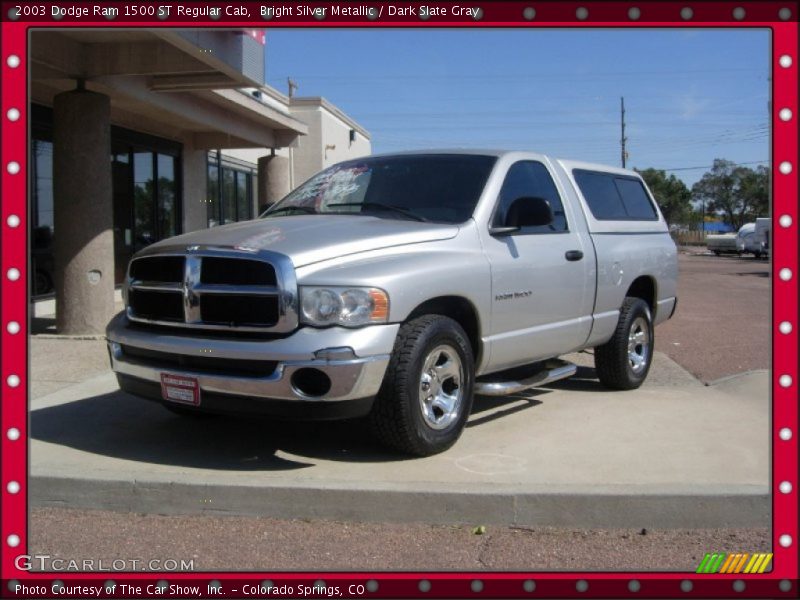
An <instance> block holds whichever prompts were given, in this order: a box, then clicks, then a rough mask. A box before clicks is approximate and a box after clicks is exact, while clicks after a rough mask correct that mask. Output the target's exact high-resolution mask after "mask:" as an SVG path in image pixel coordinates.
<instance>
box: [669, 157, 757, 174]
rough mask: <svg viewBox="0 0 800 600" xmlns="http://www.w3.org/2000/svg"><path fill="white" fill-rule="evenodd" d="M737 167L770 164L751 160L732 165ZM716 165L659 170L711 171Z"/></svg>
mask: <svg viewBox="0 0 800 600" xmlns="http://www.w3.org/2000/svg"><path fill="white" fill-rule="evenodd" d="M732 164H733V165H734V166H736V167H740V166H742V165H766V164H769V161H768V160H751V161H748V162H739V163H732ZM713 167H714V165H706V166H704V167H678V168H675V169H659V170H660V171H669V172H672V171H698V170H700V169H711V168H713Z"/></svg>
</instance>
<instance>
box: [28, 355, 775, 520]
mask: <svg viewBox="0 0 800 600" xmlns="http://www.w3.org/2000/svg"><path fill="white" fill-rule="evenodd" d="M589 359H591V357H589ZM578 360H579V361H584V362H585V361H586V356H581V357H578ZM687 375H688V374H687V373H686V372H685V371H684V370H683V369H681V368H680V367H678V366H677V365H676V364H675V363H674V362H672V361H670V360H669V359H668V358H667V357H666V356H664V355H662V354H658V355H657V356H656V361H655V364H654V367H653V372H652V374H651V378H650V379H649V380H648V383H647V384H646V385H645V386H644V387H643V388H642V389H640V390H637V391H633V392H622V393H620V392H610V391H607V390H605V389H604V388H602V387H601V386H600V384H599V383H598V382H597V380H596V379H592V377H593V372H592V370H591V369H589V368H588V367H582V368H580V369H579V371H578V374H577V376H576V377H574V378H572V379H570V380H567V381H562V382H558V383H556V384H553V385H551V386H548V387H545V388H540V389H535V390H532V391H529V392H526V393H524V394H518V395H515V396H510V397H506V398H488V397H479V398H476V402H475V407H474V410H473V414H472V416H471V418H470V421H469V423H468V425H467V429H466V431H465V432H464V435H463V436H462V438H461V440H460V441H459V442H458V443H457V444H456V445H455V446H454V447H453V448H452V449H450V450H449V451H447V452H445V453H443V454H440V455H438V456H433V457H428V458H424V459H406V458H403V457H399V456H397V455H395V454H391V453H388V452H386V451H385V450H383V449H382V448H381V447H379V446H377V445H375V444H374V443H373V442H371V441H370V440H369V438H368V436H367V433H366V432H365V431H364V430H363V429H362V426H361V425H360V424H359V423H353V422H341V423H337V422H334V423H303V422H274V421H270V420H258V419H240V418H228V417H211V418H201V419H194V418H185V417H179V416H175V415H173V414H172V413H170V412H168V411H166V410H164V408H162V407H161V406H159V405H158V404H157V403H153V402H148V401H146V400H140V399H137V398H134V397H132V396H128V395H126V394H123V393H122V392H120V391H119V389H118V387H117V385H116V380H115V379H114V376H113V375H112V374H111V373H107V374H103V375H100V376H97V377H94V378H92V379H89V380H87V381H85V382H83V383H80V384H76V385H73V386H70V387H67V388H65V389H62V390H59V391H56V392H55V393H53V394H50V395H48V396H45V397H42V398H38V399H33V400H32V402H31V411H32V412H31V431H32V436H33V440H32V443H31V481H30V501H31V504H32V505H34V506H63V505H69V506H78V507H85V508H107V509H114V510H124V511H133V512H156V513H163V514H179V513H203V512H209V513H223V514H260V515H267V516H273V517H278V518H329V519H343V520H374V521H422V522H429V523H504V524H511V525H528V526H533V525H537V526H541V525H553V526H564V525H568V526H576V527H761V526H768V525H769V522H770V494H769V440H770V435H769V408H770V407H769V395H768V393H766V390H765V389H764V386H763V385H762V384H763V381H764V380H765V377H766V376H765V375H764V374H756V375H755V376H751V377H750V378H749V379H743V380H742V381H740V382H739V383H738V384H737V385H735V386H732V388H731V389H732V390H733V391H734V392H735V393H730V392H731V390H729V389H728V387H726V386H722V387H707V386H703V385H702V384H701V383H699V382H697V381H696V380H695V379H694V378H692V377H691V376H690V375H688V377H687ZM766 381H768V377H766Z"/></svg>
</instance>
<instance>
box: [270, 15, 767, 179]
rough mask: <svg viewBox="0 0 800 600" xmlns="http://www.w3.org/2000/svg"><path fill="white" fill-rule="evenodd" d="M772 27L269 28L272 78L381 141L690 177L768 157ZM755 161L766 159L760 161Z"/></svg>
mask: <svg viewBox="0 0 800 600" xmlns="http://www.w3.org/2000/svg"><path fill="white" fill-rule="evenodd" d="M769 53H770V35H769V31H768V30H766V29H741V28H740V29H718V30H711V29H591V30H585V29H584V30H577V29H538V28H537V29H532V28H531V29H467V28H465V29H366V28H364V29H332V28H331V29H277V28H276V29H268V30H267V36H266V59H267V60H266V71H267V83H268V84H269V85H271V86H272V87H275V88H276V89H278V90H279V91H281V92H283V93H287V92H288V88H287V81H286V80H287V77H291V78H292V79H293V80H294V81H295V82H297V83H298V84H299V89H298V90H297V92H296V94H297V95H298V96H324V97H325V98H327V99H328V100H330V101H331V102H333V103H334V104H335V105H337V106H338V107H339V108H340V109H341V110H343V111H344V112H345V113H347V114H348V115H349V116H350V117H351V118H353V119H354V120H355V121H356V122H358V123H359V124H361V125H362V126H363V127H364V128H366V129H367V130H368V131H369V132H370V134H371V137H372V149H373V152H374V153H382V152H393V151H400V150H416V149H425V148H456V147H469V148H499V149H511V150H530V151H534V152H541V153H543V154H549V155H554V156H557V157H560V158H570V159H576V160H585V161H590V162H599V163H604V164H609V165H619V164H620V160H621V159H620V97H624V98H625V121H626V136H627V138H628V141H627V151H628V161H627V166H628V167H629V168H630V167H635V168H640V169H644V168H648V167H653V168H656V169H663V170H666V171H668V172H672V173H674V174H675V175H676V176H677V177H679V178H681V179H683V180H684V182H686V184H687V185H689V186H691V185H692V184H693V183H694V182H696V181H697V180H698V179H699V178H700V177H702V175H703V173H704V172H705V171H706V170H707V169H708V168H709V167H710V166H711V164H712V163H713V161H714V159H716V158H724V159H728V160H731V161H734V162H736V163H739V164H747V166H751V167H755V166H756V164H767V161H768V160H769V127H770V123H769V94H770V82H769V77H770V54H769ZM749 163H753V164H749Z"/></svg>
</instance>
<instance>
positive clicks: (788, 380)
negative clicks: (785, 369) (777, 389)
mask: <svg viewBox="0 0 800 600" xmlns="http://www.w3.org/2000/svg"><path fill="white" fill-rule="evenodd" d="M778 383H779V384H780V385H781V387H785V388H788V387H789V386H791V385H792V376H791V375H781V376H780V379H778Z"/></svg>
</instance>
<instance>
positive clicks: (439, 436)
mask: <svg viewBox="0 0 800 600" xmlns="http://www.w3.org/2000/svg"><path fill="white" fill-rule="evenodd" d="M456 358H457V359H458V360H457V361H456ZM426 362H427V363H428V365H429V368H428V369H425V366H426ZM457 362H460V365H458V364H456V363H457ZM436 366H438V367H439V371H437V370H436ZM445 366H448V367H449V369H450V370H455V371H456V372H457V373H458V375H457V376H456V375H452V376H448V375H447V371H448V369H445V368H444V367H445ZM423 371H424V372H425V373H432V372H436V374H435V375H434V376H433V377H434V378H433V379H432V378H431V375H425V373H423ZM474 383H475V365H474V359H473V356H472V348H471V346H470V343H469V339H468V338H467V334H466V333H464V330H463V329H462V328H461V326H460V325H459V324H458V323H456V322H455V321H454V320H452V319H450V318H448V317H444V316H441V315H425V316H423V317H419V318H417V319H414V320H413V321H409V322H408V323H405V324H404V325H403V326H402V327H401V328H400V332H399V333H398V335H397V340H396V341H395V344H394V350H393V351H392V358H391V360H390V361H389V367H388V368H387V371H386V375H385V376H384V379H383V384H382V385H381V389H380V391H379V392H378V396H377V397H376V398H375V403H374V404H373V407H372V411H371V412H370V415H369V422H370V426H371V429H372V431H373V432H374V434H375V435H376V437H377V438H378V439H379V440H380V441H381V442H382V443H383V444H385V445H387V446H389V447H391V448H394V449H396V450H399V451H400V452H403V453H406V454H412V455H415V456H430V455H432V454H437V453H439V452H443V451H444V450H447V449H448V448H449V447H450V446H452V445H453V444H454V443H455V442H456V440H458V438H459V437H460V436H461V432H462V431H463V430H464V425H465V424H466V422H467V418H468V417H469V413H470V410H471V409H472V394H473V388H474ZM426 386H427V387H426ZM423 389H426V390H429V391H430V395H429V396H427V398H428V399H430V398H434V394H436V399H441V398H458V400H457V401H455V402H453V407H452V410H450V411H449V412H446V411H442V410H441V409H440V408H439V409H438V411H437V406H436V404H437V401H436V400H434V401H432V402H429V401H426V400H425V398H424V397H423V395H424V393H425V392H423ZM437 419H438V420H439V422H438V423H437Z"/></svg>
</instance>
